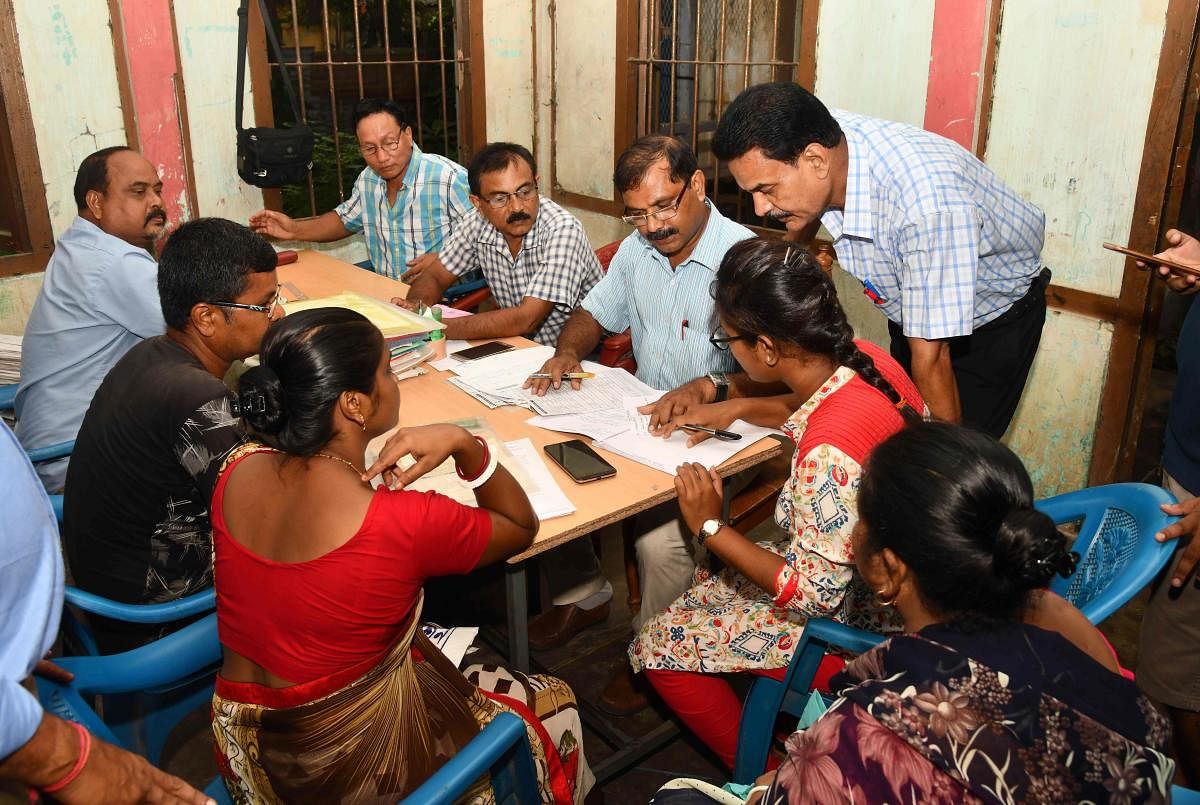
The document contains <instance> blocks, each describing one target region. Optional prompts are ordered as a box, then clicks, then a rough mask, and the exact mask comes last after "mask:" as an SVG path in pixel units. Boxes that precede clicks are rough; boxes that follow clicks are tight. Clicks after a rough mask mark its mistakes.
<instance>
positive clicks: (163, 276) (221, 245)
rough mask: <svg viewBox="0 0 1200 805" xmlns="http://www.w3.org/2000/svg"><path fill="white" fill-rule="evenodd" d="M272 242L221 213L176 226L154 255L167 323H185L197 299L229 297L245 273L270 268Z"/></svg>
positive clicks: (180, 326) (242, 286)
mask: <svg viewBox="0 0 1200 805" xmlns="http://www.w3.org/2000/svg"><path fill="white" fill-rule="evenodd" d="M276 262H277V258H276V257H275V250H274V249H272V248H271V244H269V243H267V241H266V240H265V239H264V238H263V237H262V236H261V235H257V234H255V233H254V232H252V231H250V230H249V229H247V228H246V227H244V226H242V225H241V224H236V223H234V222H233V221H227V220H226V219H224V218H197V219H196V220H194V221H188V222H187V223H186V224H184V225H183V226H181V227H179V228H178V229H176V230H175V232H174V234H172V235H171V237H170V239H169V240H168V241H167V245H166V246H164V247H163V250H162V254H161V255H160V256H159V258H158V300H159V304H160V305H161V306H162V314H163V318H164V319H165V320H166V322H167V326H168V327H173V328H174V329H176V330H182V329H184V328H185V327H186V326H187V323H188V318H189V317H190V316H191V313H192V307H193V306H194V305H197V304H199V303H200V302H231V301H233V300H234V299H236V298H237V297H238V295H239V294H241V293H242V292H243V291H245V290H246V276H247V275H249V274H262V273H264V272H266V271H274V270H275V265H276Z"/></svg>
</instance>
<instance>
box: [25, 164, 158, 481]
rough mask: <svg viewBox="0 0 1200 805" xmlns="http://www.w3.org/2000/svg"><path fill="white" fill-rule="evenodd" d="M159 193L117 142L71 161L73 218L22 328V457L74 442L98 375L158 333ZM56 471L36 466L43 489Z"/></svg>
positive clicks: (59, 477) (153, 174)
mask: <svg viewBox="0 0 1200 805" xmlns="http://www.w3.org/2000/svg"><path fill="white" fill-rule="evenodd" d="M161 193H162V180H161V179H159V178H158V172H157V171H156V170H155V169H154V166H153V165H151V164H150V162H149V161H148V160H147V159H146V158H145V157H143V156H142V155H141V154H139V153H138V152H136V151H134V150H132V149H130V148H127V147H125V146H123V145H121V146H114V147H111V148H103V149H101V150H99V151H97V152H96V153H94V154H91V155H90V156H88V157H86V158H85V159H84V160H83V162H82V163H81V164H80V166H79V172H78V174H76V176H75V203H76V205H77V206H78V209H79V215H78V217H76V218H75V220H74V221H73V222H72V223H71V226H70V227H68V228H67V230H66V231H65V232H63V234H62V237H60V238H59V239H58V243H56V244H55V247H54V254H53V255H52V256H51V257H50V262H49V264H48V265H47V266H46V273H45V275H44V277H43V278H42V287H41V290H40V291H38V296H37V300H36V301H35V302H34V303H33V310H32V312H31V313H30V315H29V323H28V324H26V326H25V336H24V342H23V344H22V354H21V384H20V387H19V388H18V389H17V398H16V413H17V420H18V421H17V438H18V439H20V441H21V444H22V445H23V446H24V447H25V449H26V450H31V449H34V448H38V447H46V446H48V445H52V444H57V443H59V442H65V441H68V440H71V439H74V438H75V434H76V433H78V431H79V424H80V423H81V422H82V421H83V415H84V413H85V412H86V411H87V408H88V404H89V403H91V401H92V395H93V394H94V393H95V391H96V388H97V387H98V386H99V385H100V381H101V380H103V379H104V376H105V375H106V374H108V370H109V369H111V368H112V367H113V366H114V365H115V364H116V362H117V361H118V360H120V359H121V356H123V355H124V354H125V353H126V352H128V351H129V349H130V348H131V347H133V346H134V345H135V344H137V343H138V342H139V341H141V340H142V339H143V338H149V337H151V336H155V335H162V333H163V331H164V330H165V329H166V323H165V322H164V321H163V317H162V310H161V308H160V307H159V304H158V287H157V285H156V284H155V283H156V282H157V277H158V264H157V263H156V262H155V261H154V256H153V252H154V244H155V241H157V240H158V239H159V238H160V237H161V236H162V234H163V232H164V231H165V230H166V228H167V215H166V213H165V212H164V211H163V207H162V196H161V195H160V194H161ZM66 474H67V459H60V460H58V461H53V462H45V463H43V464H41V465H39V466H38V475H39V476H40V477H41V479H42V482H43V483H44V484H45V485H46V488H47V489H49V490H51V491H56V490H59V489H61V488H62V485H63V481H64V479H65V478H66Z"/></svg>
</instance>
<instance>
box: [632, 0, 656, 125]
mask: <svg viewBox="0 0 1200 805" xmlns="http://www.w3.org/2000/svg"><path fill="white" fill-rule="evenodd" d="M648 2H649V7H648V8H647V5H646V4H647V3H648ZM653 11H654V0H639V3H638V13H639V15H640V16H639V17H638V19H639V20H640V23H639V24H638V47H637V58H636V59H634V60H633V61H634V67H635V71H636V72H635V74H634V76H635V85H636V86H637V93H638V95H637V104H636V106H635V108H636V109H637V115H638V119H637V129H636V131H637V132H638V133H642V132H645V131H648V130H649V124H648V119H647V114H646V109H647V107H648V105H649V103H650V101H649V97H650V94H649V93H650V84H651V83H652V81H653V75H654V70H653V68H652V67H650V66H649V64H648V63H647V62H646V59H645V58H644V57H645V56H646V54H647V53H649V52H650V40H651V38H652V37H651V35H650V31H649V29H648V28H649V27H648V26H647V24H646V22H647V20H649V19H653V17H648V16H647V14H648V13H653Z"/></svg>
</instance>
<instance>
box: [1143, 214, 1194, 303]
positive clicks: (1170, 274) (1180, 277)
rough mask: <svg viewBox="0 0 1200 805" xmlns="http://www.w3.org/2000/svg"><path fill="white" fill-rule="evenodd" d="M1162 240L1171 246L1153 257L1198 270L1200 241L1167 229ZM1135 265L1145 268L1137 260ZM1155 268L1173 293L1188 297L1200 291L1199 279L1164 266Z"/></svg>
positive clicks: (1175, 230)
mask: <svg viewBox="0 0 1200 805" xmlns="http://www.w3.org/2000/svg"><path fill="white" fill-rule="evenodd" d="M1163 239H1164V240H1166V242H1167V243H1169V244H1171V247H1170V248H1169V249H1164V250H1163V251H1161V252H1159V253H1158V254H1156V255H1154V256H1155V257H1161V258H1163V259H1164V260H1171V261H1173V262H1176V263H1183V264H1184V265H1187V266H1191V267H1193V268H1196V269H1198V270H1200V241H1198V240H1196V239H1195V238H1194V237H1192V236H1191V235H1188V234H1186V233H1184V232H1180V231H1179V230H1178V229H1168V230H1167V234H1166V235H1165V236H1164V237H1163ZM1137 264H1138V265H1139V266H1141V267H1142V268H1146V267H1147V266H1146V264H1145V263H1143V262H1142V261H1141V260H1138V261H1137ZM1156 268H1157V269H1158V270H1157V271H1156V272H1155V273H1156V274H1158V276H1159V277H1161V278H1162V280H1163V282H1165V283H1166V285H1167V287H1168V288H1170V289H1171V290H1172V291H1175V293H1178V294H1183V295H1184V296H1188V295H1191V294H1194V293H1196V291H1200V277H1196V276H1194V275H1192V274H1183V273H1181V272H1177V271H1172V270H1171V269H1170V268H1167V267H1166V266H1156Z"/></svg>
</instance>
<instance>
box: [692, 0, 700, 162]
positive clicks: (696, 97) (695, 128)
mask: <svg viewBox="0 0 1200 805" xmlns="http://www.w3.org/2000/svg"><path fill="white" fill-rule="evenodd" d="M692 2H693V4H694V5H695V8H696V15H695V19H694V21H693V24H692V137H691V142H692V153H693V154H699V153H700V7H701V6H702V5H703V0H692Z"/></svg>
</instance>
